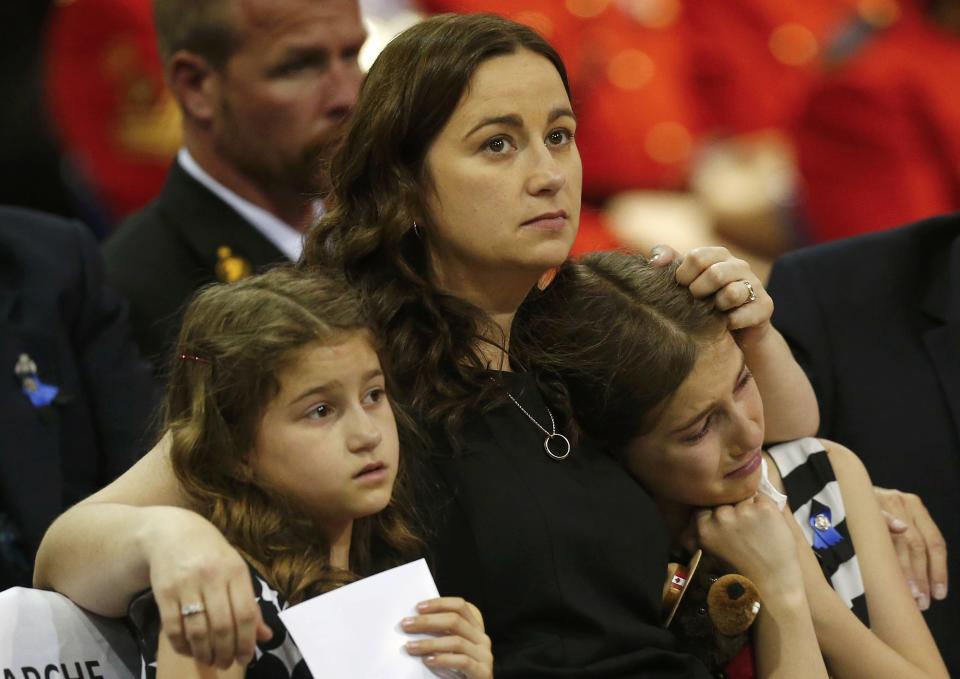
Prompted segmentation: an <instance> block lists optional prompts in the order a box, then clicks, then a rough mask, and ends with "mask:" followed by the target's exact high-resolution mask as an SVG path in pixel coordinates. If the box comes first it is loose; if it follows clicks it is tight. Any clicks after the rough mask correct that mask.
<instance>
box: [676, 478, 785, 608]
mask: <svg viewBox="0 0 960 679" xmlns="http://www.w3.org/2000/svg"><path fill="white" fill-rule="evenodd" d="M787 520H788V518H787V517H785V516H784V514H783V513H782V512H781V511H780V510H779V509H778V508H777V505H776V504H775V503H774V502H773V501H772V500H770V499H769V498H767V497H765V496H763V495H757V496H755V497H752V498H749V499H747V500H743V501H742V502H739V503H737V504H735V505H723V506H721V507H715V508H713V509H703V510H700V511H699V512H698V513H697V514H696V517H695V522H696V532H697V536H698V539H699V543H700V546H701V547H702V548H703V549H704V550H705V551H707V552H709V553H710V554H713V555H714V556H717V557H719V558H721V559H723V560H724V561H726V562H727V563H729V564H730V565H731V566H733V568H734V569H735V570H736V571H737V572H738V573H740V574H741V575H744V576H746V577H748V578H750V579H751V580H752V581H753V582H754V583H755V584H756V585H757V587H759V588H760V591H761V593H764V592H766V593H771V592H774V591H783V590H785V589H790V588H802V586H803V579H802V573H801V571H800V568H799V566H798V562H797V548H796V543H795V542H794V535H793V532H792V531H791V530H790V526H789V525H788V524H787ZM789 520H792V518H790V519H789Z"/></svg>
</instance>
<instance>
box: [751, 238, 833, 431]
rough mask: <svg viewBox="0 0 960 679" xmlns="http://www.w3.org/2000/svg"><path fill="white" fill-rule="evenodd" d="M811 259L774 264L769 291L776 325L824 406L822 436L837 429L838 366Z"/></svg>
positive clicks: (787, 257) (787, 258)
mask: <svg viewBox="0 0 960 679" xmlns="http://www.w3.org/2000/svg"><path fill="white" fill-rule="evenodd" d="M815 280H817V278H816V277H815V276H814V275H813V272H811V271H810V270H809V263H808V262H807V261H805V260H804V259H802V258H801V257H798V256H797V255H796V254H790V255H785V256H784V257H781V258H780V259H779V260H777V262H776V263H775V264H774V267H773V271H772V272H771V273H770V282H769V284H768V286H767V291H768V292H769V293H770V296H771V297H773V301H774V312H773V325H774V326H775V327H776V328H777V329H778V330H779V331H780V332H781V333H782V334H783V336H784V338H785V339H786V340H787V343H788V344H789V345H790V350H791V351H792V352H793V355H794V357H795V358H796V359H797V362H798V363H799V364H800V366H801V367H802V368H803V369H804V371H805V372H806V373H807V377H809V378H810V382H811V384H812V385H813V389H814V391H815V392H816V395H817V403H818V405H819V407H820V430H819V432H818V435H819V436H823V437H826V438H831V435H832V434H831V432H832V430H833V426H834V423H833V402H834V366H833V359H832V356H831V352H830V335H829V327H828V324H827V321H826V314H825V310H824V308H823V304H822V301H821V300H820V299H819V298H818V295H817V289H816V286H815V284H814V281H815Z"/></svg>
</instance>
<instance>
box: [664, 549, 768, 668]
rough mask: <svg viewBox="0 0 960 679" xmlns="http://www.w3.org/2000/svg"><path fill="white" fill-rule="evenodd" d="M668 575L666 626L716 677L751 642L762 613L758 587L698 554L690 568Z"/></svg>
mask: <svg viewBox="0 0 960 679" xmlns="http://www.w3.org/2000/svg"><path fill="white" fill-rule="evenodd" d="M667 574H668V578H667V582H666V584H665V585H664V590H663V611H664V625H665V626H666V627H669V628H670V629H671V630H672V631H673V633H674V635H675V636H676V637H677V640H678V641H679V643H680V647H681V648H683V649H684V650H685V651H687V652H688V653H691V654H693V655H695V656H697V657H698V658H699V659H700V660H701V661H702V662H703V663H704V664H705V665H706V666H707V667H708V668H709V669H710V670H711V671H717V670H722V669H723V667H724V666H725V665H726V664H727V663H728V662H730V661H731V660H732V659H733V658H734V657H735V656H736V655H737V654H738V653H739V652H740V649H741V648H743V646H744V644H746V643H747V641H748V640H749V638H750V634H749V630H750V626H751V625H753V621H754V620H756V618H757V614H758V613H759V612H760V592H759V591H758V590H757V587H756V585H754V584H753V582H751V581H750V580H749V579H748V578H745V577H743V576H742V575H738V574H736V573H732V572H731V568H730V567H729V566H728V565H727V564H725V563H724V562H722V561H720V560H719V559H717V558H715V557H712V556H709V555H704V554H703V553H702V552H701V550H699V549H698V550H697V552H696V553H695V554H694V555H693V558H692V559H691V560H690V563H689V564H688V565H686V566H683V565H681V564H677V563H671V564H670V565H669V566H668V567H667Z"/></svg>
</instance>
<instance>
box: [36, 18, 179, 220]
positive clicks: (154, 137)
mask: <svg viewBox="0 0 960 679" xmlns="http://www.w3.org/2000/svg"><path fill="white" fill-rule="evenodd" d="M45 48H46V74H45V81H46V82H45V86H46V92H47V101H48V106H49V109H50V113H51V115H52V118H53V121H54V124H55V127H56V129H57V131H58V133H59V135H60V138H61V143H62V146H63V148H64V151H65V153H66V154H67V155H68V156H69V158H70V160H71V161H72V162H73V163H74V165H75V166H76V167H77V168H78V169H79V170H80V171H81V172H82V174H83V175H84V178H85V179H86V181H87V183H88V184H89V185H90V186H91V187H92V188H93V190H94V192H95V194H96V195H95V198H96V199H97V200H98V202H99V203H100V204H101V207H102V208H103V209H104V211H105V212H106V213H107V214H108V215H109V217H110V218H111V219H113V220H114V221H119V220H120V219H121V218H122V217H124V216H125V215H127V214H129V213H130V212H133V211H135V210H138V209H139V208H141V207H143V206H144V205H145V204H146V203H147V202H148V201H150V200H151V199H152V198H154V197H155V196H156V195H157V194H158V193H159V192H160V188H161V187H162V186H163V182H164V180H165V178H166V175H167V170H168V169H169V166H170V162H171V161H172V158H173V156H174V154H175V153H176V150H177V148H178V146H179V142H180V122H179V112H178V110H177V107H176V104H175V102H174V101H173V98H172V97H171V95H170V94H169V92H168V91H167V90H166V88H165V86H164V82H163V69H162V67H161V64H160V58H159V56H158V53H157V46H156V37H155V33H154V28H153V16H152V9H151V3H150V0H72V1H62V2H59V3H57V5H56V7H55V8H54V9H53V11H52V12H51V15H50V22H49V26H48V29H47V35H46V46H45Z"/></svg>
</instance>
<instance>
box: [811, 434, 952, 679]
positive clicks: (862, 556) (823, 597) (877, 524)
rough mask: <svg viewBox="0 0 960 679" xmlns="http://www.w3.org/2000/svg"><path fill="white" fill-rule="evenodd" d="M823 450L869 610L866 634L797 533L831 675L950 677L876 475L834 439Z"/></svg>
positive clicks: (847, 678)
mask: <svg viewBox="0 0 960 679" xmlns="http://www.w3.org/2000/svg"><path fill="white" fill-rule="evenodd" d="M823 444H824V447H825V448H826V450H827V452H828V454H829V455H830V462H831V464H832V465H833V469H834V473H835V474H836V477H837V481H838V482H839V484H840V491H841V494H842V495H843V502H844V506H845V509H846V521H847V528H848V529H849V532H850V537H851V539H852V540H853V543H854V546H855V548H856V553H857V562H858V564H859V566H860V572H861V575H862V577H863V584H864V589H865V591H866V596H867V604H868V606H869V610H870V628H867V627H866V626H864V625H863V624H862V623H861V622H860V620H859V619H858V618H857V617H856V616H855V615H854V614H853V612H852V611H851V610H850V609H849V608H847V606H846V605H845V604H844V603H843V602H842V601H841V600H840V598H839V597H838V596H837V595H836V593H835V592H834V591H833V589H831V588H830V586H829V584H828V583H827V581H826V579H825V578H824V577H823V574H822V572H821V571H820V568H819V566H818V564H817V560H816V557H815V556H814V554H813V551H812V550H811V549H810V548H809V547H808V546H807V545H806V542H805V541H804V540H803V538H802V535H801V534H799V532H797V533H796V534H797V535H798V536H799V539H800V540H801V541H803V544H802V545H798V551H799V553H800V557H801V558H800V562H801V567H802V569H803V571H804V582H805V585H806V589H807V596H808V598H809V600H810V606H811V610H812V612H813V619H814V624H815V627H816V630H817V638H818V639H819V642H820V647H821V649H822V651H823V654H824V657H825V658H826V660H827V664H828V666H829V668H830V673H831V675H832V676H835V677H837V678H838V679H860V678H863V679H867V678H868V677H869V679H884V678H885V677H889V678H890V679H894V678H896V679H911V678H914V677H916V678H925V679H926V678H929V677H947V676H948V674H947V670H946V667H945V666H944V664H943V660H942V659H941V657H940V653H939V652H938V650H937V646H936V643H935V642H934V640H933V637H932V636H931V635H930V631H929V630H928V629H927V626H926V623H925V622H924V620H923V617H922V616H921V614H920V611H919V610H917V606H916V604H915V603H914V600H913V597H912V595H911V593H910V590H909V588H908V586H907V583H906V581H905V580H904V579H903V576H902V575H901V572H900V566H899V563H898V561H897V556H896V553H895V551H894V548H893V544H892V542H891V540H890V534H889V532H888V530H887V526H886V522H885V521H884V520H883V518H882V517H881V515H880V508H879V506H878V504H877V500H876V496H875V494H874V489H873V485H872V483H871V481H870V476H869V475H868V474H867V471H866V469H865V468H864V467H863V464H862V463H861V462H860V460H859V459H858V458H857V456H856V455H854V454H853V453H852V452H850V451H849V450H847V449H846V448H844V447H843V446H841V445H839V444H837V443H833V442H830V441H823ZM801 547H805V549H801Z"/></svg>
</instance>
